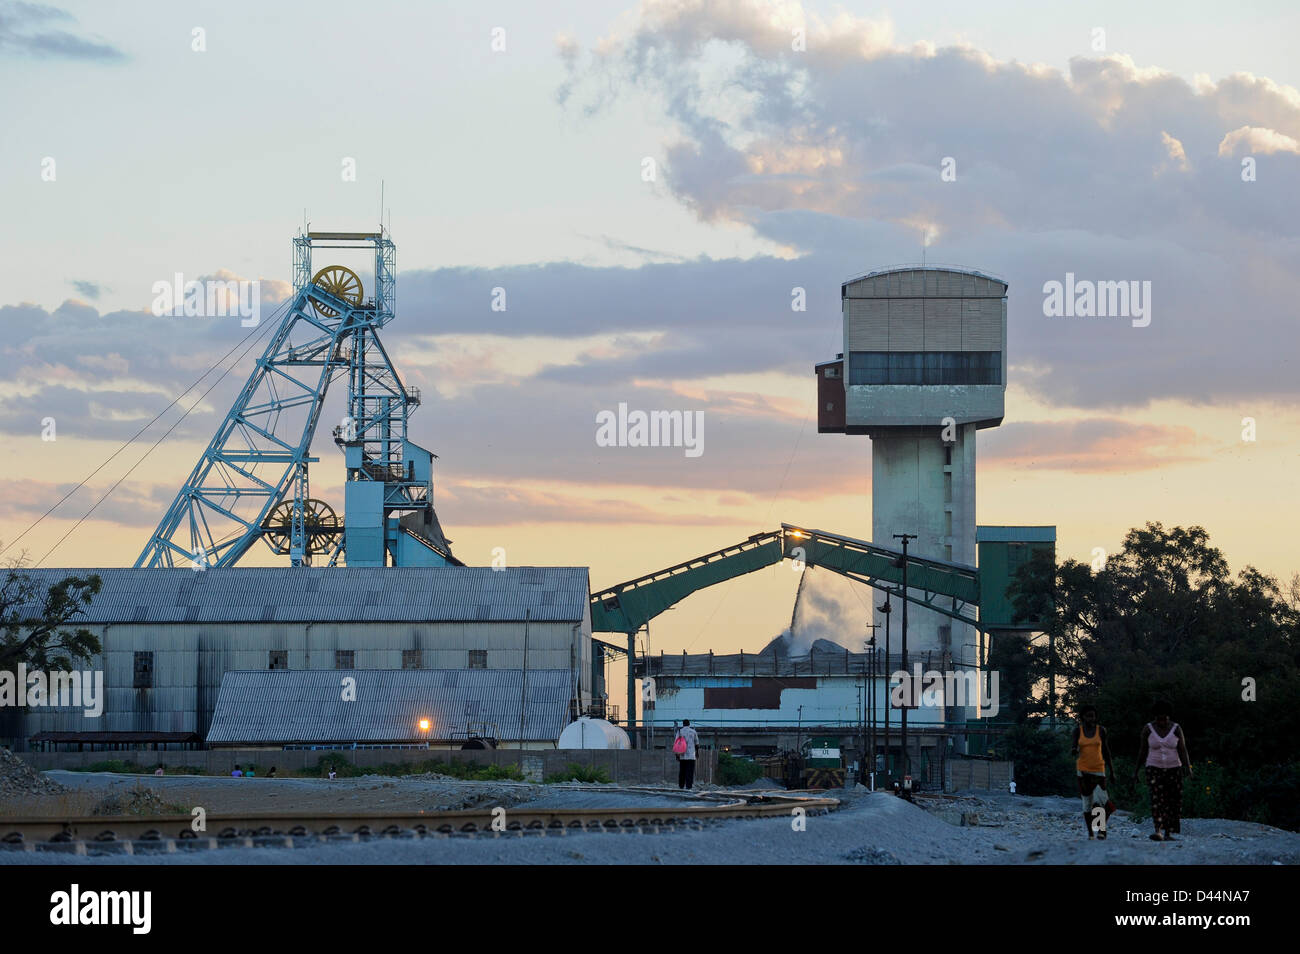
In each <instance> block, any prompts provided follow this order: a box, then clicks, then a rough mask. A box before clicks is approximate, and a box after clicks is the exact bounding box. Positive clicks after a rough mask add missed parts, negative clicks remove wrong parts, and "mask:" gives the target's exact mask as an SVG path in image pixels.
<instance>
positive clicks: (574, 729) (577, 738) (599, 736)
mask: <svg viewBox="0 0 1300 954" xmlns="http://www.w3.org/2000/svg"><path fill="white" fill-rule="evenodd" d="M556 748H560V749H630V748H632V743H631V742H630V741H629V740H628V737H627V733H626V732H624V731H623V730H622V729H620V728H619V727H618V726H616V725H613V724H612V723H609V722H606V721H605V720H604V719H591V718H588V717H587V716H583V717H582V718H581V719H578V720H577V721H576V722H570V723H569V724H568V725H567V726H565V727H564V731H563V732H561V733H560V741H559V742H558V743H557V744H556Z"/></svg>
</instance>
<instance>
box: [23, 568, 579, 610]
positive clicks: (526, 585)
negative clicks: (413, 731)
mask: <svg viewBox="0 0 1300 954" xmlns="http://www.w3.org/2000/svg"><path fill="white" fill-rule="evenodd" d="M23 572H25V573H27V574H30V575H31V576H32V577H33V578H34V579H35V580H36V581H37V583H38V584H39V585H40V586H42V587H43V588H44V587H48V586H51V585H53V584H54V583H57V582H58V581H59V580H62V579H63V578H64V577H68V576H85V575H87V574H90V573H97V574H99V577H100V579H101V580H102V581H103V584H104V585H103V589H101V590H100V592H99V595H98V596H96V597H95V599H94V600H93V601H92V602H91V604H90V607H89V612H88V613H87V615H86V616H84V617H81V618H80V619H79V622H84V623H130V622H134V623H208V622H235V623H239V622H266V623H270V622H286V623H289V622H357V621H374V622H380V621H388V622H408V621H409V622H459V621H465V620H481V621H484V622H515V621H519V620H522V619H524V616H525V614H528V618H530V619H533V620H536V621H538V622H568V623H576V622H579V621H580V620H581V619H582V618H583V611H584V610H585V609H586V607H587V604H588V600H589V598H590V597H589V592H590V582H589V580H588V575H587V568H586V567H568V566H519V567H507V568H505V569H500V570H494V569H492V568H491V567H479V566H473V567H471V566H465V567H287V566H286V567H213V568H210V569H206V570H188V569H177V570H161V569H143V568H142V569H135V568H123V567H109V568H106V569H93V568H75V569H62V568H54V569H38V570H24V571H23ZM34 609H35V608H34V607H33V608H31V610H34Z"/></svg>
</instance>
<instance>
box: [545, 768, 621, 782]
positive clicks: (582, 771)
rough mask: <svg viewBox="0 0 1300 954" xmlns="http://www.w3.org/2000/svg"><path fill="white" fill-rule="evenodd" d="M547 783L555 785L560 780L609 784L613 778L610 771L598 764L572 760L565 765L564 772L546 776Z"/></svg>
mask: <svg viewBox="0 0 1300 954" xmlns="http://www.w3.org/2000/svg"><path fill="white" fill-rule="evenodd" d="M545 781H546V784H547V785H553V784H556V783H558V782H589V783H596V784H599V785H609V784H611V780H610V777H609V773H608V772H606V771H605V769H604V768H600V767H596V766H586V765H580V764H578V763H577V762H570V763H569V764H568V765H566V766H565V767H564V771H563V772H556V773H554V774H552V775H548V776H546V779H545Z"/></svg>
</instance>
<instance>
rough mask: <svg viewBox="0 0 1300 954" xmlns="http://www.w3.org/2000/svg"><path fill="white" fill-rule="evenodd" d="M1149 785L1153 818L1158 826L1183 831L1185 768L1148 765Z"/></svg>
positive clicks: (1171, 830) (1166, 829) (1172, 830)
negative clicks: (1181, 823) (1181, 824)
mask: <svg viewBox="0 0 1300 954" xmlns="http://www.w3.org/2000/svg"><path fill="white" fill-rule="evenodd" d="M1147 785H1149V786H1150V787H1151V820H1152V821H1153V822H1154V823H1155V826H1156V827H1157V828H1161V829H1163V830H1165V831H1170V832H1175V833H1178V832H1181V831H1182V829H1181V827H1180V822H1181V820H1182V817H1183V770H1182V768H1181V766H1180V767H1179V768H1157V767H1156V766H1154V765H1148V766H1147Z"/></svg>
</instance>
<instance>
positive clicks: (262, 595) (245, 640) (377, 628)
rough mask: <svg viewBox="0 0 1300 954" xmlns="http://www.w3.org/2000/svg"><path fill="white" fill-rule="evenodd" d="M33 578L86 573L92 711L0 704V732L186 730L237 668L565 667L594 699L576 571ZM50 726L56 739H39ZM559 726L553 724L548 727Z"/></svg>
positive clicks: (44, 581) (283, 570)
mask: <svg viewBox="0 0 1300 954" xmlns="http://www.w3.org/2000/svg"><path fill="white" fill-rule="evenodd" d="M26 572H28V573H30V575H31V576H32V577H33V578H34V579H35V580H36V582H37V583H38V584H39V585H41V586H42V587H47V586H49V585H52V584H53V583H56V582H58V581H59V580H61V579H63V578H65V577H67V576H73V575H77V576H81V575H86V574H90V573H96V574H98V575H99V576H100V578H101V579H102V581H103V589H102V590H101V592H100V593H99V595H98V596H96V597H95V599H94V601H93V602H92V603H91V606H90V611H89V613H88V615H87V616H86V618H85V619H84V620H82V621H78V625H84V626H85V628H87V629H89V630H91V631H92V632H94V633H95V634H96V635H97V636H98V637H99V638H100V641H101V642H102V644H103V650H104V651H103V653H102V654H101V655H100V657H99V658H97V659H96V660H95V661H94V663H93V664H91V665H89V666H85V667H82V668H89V669H98V670H101V671H102V672H103V673H104V686H105V697H106V698H105V705H104V712H103V714H102V716H100V717H99V718H89V717H87V716H86V715H85V714H84V713H83V711H82V710H81V709H78V708H64V709H56V708H28V709H25V710H22V709H14V708H6V709H0V740H6V739H7V740H9V741H10V742H11V744H15V745H17V746H19V747H23V746H24V744H25V742H26V740H28V739H30V738H31V737H32V736H34V735H36V734H37V733H44V734H45V736H44V737H45V738H46V739H47V740H48V741H50V742H52V743H53V744H59V743H60V742H63V743H69V742H72V741H73V740H72V739H71V738H69V737H68V735H67V734H69V733H71V734H77V733H85V732H91V731H94V732H105V731H107V732H114V733H119V734H121V735H122V739H123V741H127V738H128V736H129V735H130V734H133V733H148V732H167V733H197V734H198V735H199V736H200V737H206V735H207V733H208V728H209V726H210V724H211V721H212V715H213V711H214V708H215V706H216V702H217V692H218V689H219V688H220V686H221V681H222V677H223V676H224V675H225V674H226V673H227V672H232V671H236V670H282V669H283V670H342V669H356V670H372V669H385V670H391V669H399V670H400V669H431V670H445V669H488V670H503V669H504V670H523V669H525V668H527V669H528V670H529V672H530V673H531V672H532V671H533V670H564V671H565V672H566V673H571V674H572V679H571V681H572V684H573V686H574V687H575V688H574V694H575V696H576V699H575V700H574V701H575V705H579V706H582V707H586V706H588V705H590V704H591V703H592V701H593V695H594V696H595V697H597V698H598V697H600V696H601V695H603V691H604V689H603V686H601V685H599V684H598V681H599V679H600V673H601V670H600V667H599V666H598V665H593V660H592V644H591V615H590V605H589V593H590V585H589V580H588V573H587V568H586V567H510V568H505V569H500V570H494V569H492V568H490V567H333V568H330V567H265V568H263V567H230V568H210V569H205V570H201V571H195V570H189V569H176V570H163V569H123V568H110V569H48V570H47V569H41V570H30V571H26ZM49 733H56V735H53V736H51V735H49ZM557 734H558V733H557Z"/></svg>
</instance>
